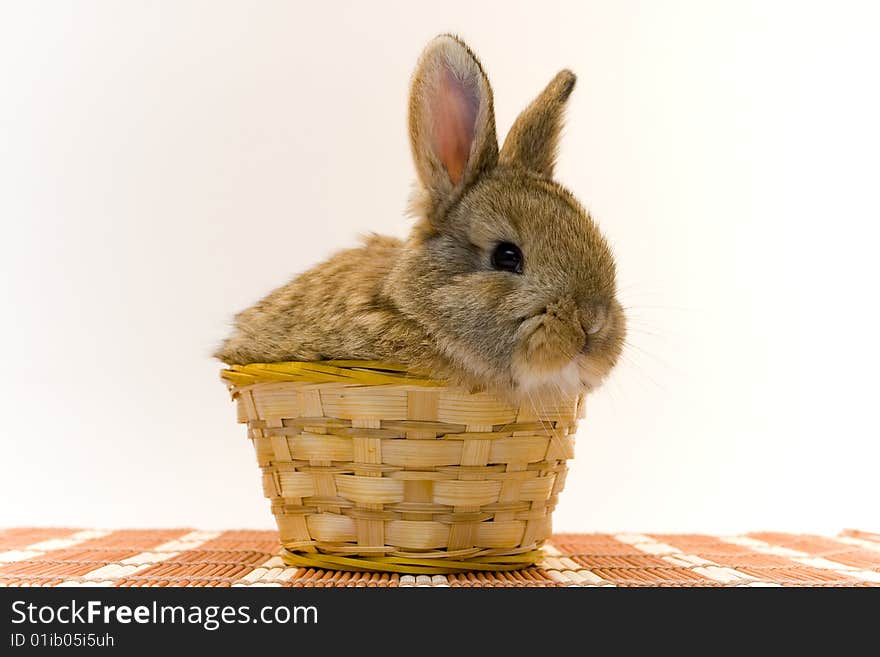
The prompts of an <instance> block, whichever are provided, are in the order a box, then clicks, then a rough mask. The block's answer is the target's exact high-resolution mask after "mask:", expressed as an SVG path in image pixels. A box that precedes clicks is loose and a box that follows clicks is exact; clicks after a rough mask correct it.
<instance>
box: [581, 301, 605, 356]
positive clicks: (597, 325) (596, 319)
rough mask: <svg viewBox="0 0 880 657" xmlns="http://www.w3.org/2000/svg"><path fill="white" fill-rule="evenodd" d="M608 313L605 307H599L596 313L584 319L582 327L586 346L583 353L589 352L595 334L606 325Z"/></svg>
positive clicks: (582, 349)
mask: <svg viewBox="0 0 880 657" xmlns="http://www.w3.org/2000/svg"><path fill="white" fill-rule="evenodd" d="M607 316H608V313H607V312H605V310H604V309H597V310H596V312H595V313H593V314H591V315H590V316H589V317H586V318H584V320H585V321H583V320H582V322H581V327H582V328H583V329H584V346H583V347H582V348H581V351H582V352H583V353H589V351H590V347H591V345H592V343H593V341H594V340H593V336H595V335H596V334H597V333H598V332H599V331H601V330H602V328H603V327H604V326H605V320H606V318H607Z"/></svg>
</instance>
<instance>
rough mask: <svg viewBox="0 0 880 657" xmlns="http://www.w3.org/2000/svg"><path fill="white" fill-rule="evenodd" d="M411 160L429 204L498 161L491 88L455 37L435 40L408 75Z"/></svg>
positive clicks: (446, 197) (451, 193) (439, 201)
mask: <svg viewBox="0 0 880 657" xmlns="http://www.w3.org/2000/svg"><path fill="white" fill-rule="evenodd" d="M409 133H410V144H411V146H412V152H413V159H414V160H415V165H416V170H417V171H418V175H419V179H420V180H421V182H422V185H423V186H424V187H425V189H426V190H427V192H428V194H429V195H430V197H431V202H432V205H433V206H434V207H437V206H438V205H441V204H442V203H443V202H444V201H446V200H450V199H451V198H452V197H454V196H455V194H456V193H457V192H459V191H461V190H462V189H464V188H465V187H467V186H468V185H470V184H471V183H473V182H474V181H475V180H476V179H477V177H479V175H480V174H481V173H483V172H484V171H486V170H488V169H491V168H492V167H494V166H495V164H496V163H497V162H498V140H497V137H496V136H495V114H494V109H493V106H492V88H491V87H490V86H489V80H488V79H487V78H486V74H485V73H484V72H483V68H482V67H481V66H480V63H479V61H477V58H476V57H475V56H474V54H473V53H472V52H471V51H470V49H469V48H468V47H467V46H466V45H465V44H464V42H462V41H461V40H459V39H457V38H456V37H453V36H450V35H445V34H444V35H442V36H439V37H437V38H435V39H434V40H433V41H431V43H429V44H428V46H427V47H426V48H425V51H424V52H423V53H422V56H421V58H420V59H419V62H418V65H417V66H416V71H415V73H414V74H413V78H412V86H411V89H410V101H409Z"/></svg>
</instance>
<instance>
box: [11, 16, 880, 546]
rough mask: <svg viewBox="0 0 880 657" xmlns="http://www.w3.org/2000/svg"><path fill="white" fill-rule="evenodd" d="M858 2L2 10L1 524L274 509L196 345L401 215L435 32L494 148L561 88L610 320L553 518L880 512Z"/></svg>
mask: <svg viewBox="0 0 880 657" xmlns="http://www.w3.org/2000/svg"><path fill="white" fill-rule="evenodd" d="M875 7H876V4H872V3H865V4H863V5H854V4H848V3H842V2H828V3H826V4H824V5H816V4H809V3H792V4H781V3H766V2H755V3H750V2H742V1H738V2H729V3H718V2H714V3H705V2H650V3H648V2H646V3H631V2H608V3H586V2H569V3H560V2H550V1H547V0H544V1H542V2H540V3H538V2H535V1H534V0H530V1H529V2H508V1H505V2H497V3H488V2H479V3H477V2H473V0H465V1H463V2H459V1H453V0H448V1H447V2H444V3H432V4H427V3H425V4H421V5H416V4H414V3H410V2H400V3H390V2H385V3H375V2H370V3H360V2H351V3H340V2H320V3H318V2H308V3H306V2H303V3H293V2H290V3H268V2H265V3H246V2H239V3H222V2H178V1H175V2H171V1H167V2H154V3H139V2H115V1H107V2H90V1H81V2H70V3H62V2H58V3H28V2H17V3H12V2H9V3H4V4H3V5H2V8H0V221H2V238H0V240H2V244H3V252H2V258H0V274H2V275H0V289H2V298H0V302H2V311H3V319H2V323H0V345H2V347H3V356H2V365H0V423H2V425H0V426H2V428H0V431H2V434H0V435H2V452H0V458H2V465H3V476H2V477H0V526H2V525H65V526H99V527H116V526H195V527H204V528H224V527H226V528H231V527H272V526H273V522H272V517H271V514H270V512H269V508H268V503H267V502H266V501H265V500H264V499H263V498H262V493H261V490H260V484H259V476H258V470H257V467H256V462H255V459H254V457H253V454H252V451H251V447H250V444H249V443H248V441H247V440H246V438H245V430H244V428H243V427H241V426H239V425H237V424H236V422H235V414H234V410H233V406H232V404H231V403H230V401H229V399H228V396H227V393H226V391H225V389H224V387H223V385H222V384H221V383H220V381H219V379H218V370H219V364H218V363H217V362H215V361H213V360H212V359H211V358H210V355H209V354H210V353H211V351H212V350H213V348H214V347H215V346H216V344H217V343H218V342H219V340H220V339H221V338H222V337H223V336H224V335H225V333H226V331H227V330H228V326H229V321H230V319H231V316H232V314H233V313H234V312H236V311H238V310H240V309H242V308H243V307H245V306H247V305H249V304H250V303H252V302H254V301H255V300H256V299H257V298H259V297H260V296H262V295H263V294H264V293H266V292H268V291H269V290H270V289H271V288H273V287H275V286H277V285H280V284H281V283H283V282H285V281H286V280H287V279H288V278H289V277H290V276H291V275H292V274H294V273H297V272H300V271H302V270H304V269H305V268H307V267H309V266H310V265H312V264H314V263H316V262H318V261H319V260H320V259H322V258H324V257H326V256H327V255H329V254H330V253H331V252H333V251H334V250H336V249H339V248H341V247H345V246H349V245H351V244H353V243H354V242H355V240H356V235H357V234H358V233H364V232H367V231H371V230H375V231H378V232H384V233H390V234H395V235H403V234H405V232H406V231H407V229H408V227H409V225H410V220H409V219H407V218H406V217H405V216H404V212H403V210H404V207H405V203H406V198H407V194H408V191H409V185H410V182H411V180H412V178H413V170H412V165H411V162H410V154H409V146H408V143H407V141H406V130H405V116H406V115H405V112H406V101H407V99H406V93H407V85H408V78H409V75H410V73H411V71H412V67H413V64H414V63H415V60H416V57H417V56H418V54H419V52H420V50H421V48H422V47H423V46H424V45H425V43H426V42H427V41H428V40H429V39H430V38H431V37H432V36H433V35H435V34H436V33H439V32H443V31H456V32H458V33H460V34H461V35H462V36H463V37H464V38H465V39H466V40H467V41H468V42H469V43H470V44H471V45H472V46H473V48H474V49H475V50H476V52H477V53H478V54H479V55H480V57H481V58H482V60H483V63H484V64H485V67H486V69H487V71H488V73H489V76H490V78H491V80H492V83H493V85H494V88H495V99H496V110H497V118H498V127H499V132H500V134H501V135H502V136H503V135H504V134H505V133H506V131H507V128H508V127H509V126H510V124H511V122H512V121H513V119H514V117H515V115H516V113H517V112H518V111H519V110H521V109H522V108H523V107H524V106H525V105H526V103H527V102H528V101H529V100H530V99H531V98H532V97H533V96H534V95H535V94H536V93H537V92H538V91H539V90H540V89H541V88H542V87H543V85H544V84H545V83H546V82H547V81H549V79H550V78H551V77H552V76H553V75H554V74H555V73H556V71H557V70H559V69H560V68H562V67H570V68H571V69H573V70H574V71H575V72H576V73H577V74H578V76H579V82H578V86H577V89H576V91H575V94H574V95H573V97H572V100H571V107H570V110H569V113H568V127H567V130H566V134H565V137H564V141H563V144H562V150H561V158H560V162H559V166H558V176H559V178H560V180H561V181H562V182H564V183H565V184H566V185H568V186H569V187H570V188H571V189H572V190H573V191H574V192H575V193H576V194H577V196H579V198H581V199H582V200H583V202H584V204H585V205H586V206H587V207H589V208H590V209H591V211H592V213H593V214H594V216H595V217H596V218H597V219H598V221H599V222H600V224H601V226H602V228H603V229H604V231H605V233H606V234H607V236H608V238H609V239H610V241H611V242H612V244H613V245H614V249H615V253H616V255H617V260H618V267H619V272H620V286H621V290H622V292H621V296H622V300H623V303H624V305H625V306H627V307H629V308H630V311H629V312H630V316H631V327H632V330H631V335H630V341H631V344H632V346H631V347H629V348H628V350H627V353H626V357H625V361H624V363H623V364H622V365H621V366H620V367H619V369H618V370H617V371H616V373H615V375H614V376H613V379H612V380H611V381H610V382H609V384H608V385H607V386H606V387H605V388H604V389H602V390H601V391H600V392H598V393H597V394H595V395H594V397H593V398H592V399H591V400H590V403H589V410H588V415H587V418H586V420H585V421H584V423H583V425H582V428H581V432H580V434H579V439H578V455H577V458H576V459H575V461H574V462H573V464H572V471H571V473H570V476H569V478H568V484H567V488H566V490H565V492H564V494H563V496H562V498H561V503H560V506H559V507H558V509H557V512H556V514H555V524H556V528H557V529H558V530H572V531H619V530H636V531H664V530H665V531H696V532H737V531H746V530H757V529H780V530H796V531H832V532H833V531H836V530H838V529H841V528H844V527H860V528H864V529H869V528H872V527H875V528H876V527H878V525H880V515H878V501H880V483H878V480H877V475H878V465H880V441H878V433H880V432H878V430H877V417H878V410H877V389H878V386H877V372H878V364H880V363H878V361H880V358H878V346H877V344H878V340H880V326H878V310H877V299H876V287H877V281H878V274H880V265H878V260H880V258H878V249H880V229H878V221H880V201H878V180H880V159H878V158H880V155H878V154H880V129H878V125H880V118H878V117H880V96H878V93H880V92H878V86H880V85H878V68H877V67H878V62H880V40H878V38H877V35H878V33H880V20H878V10H877V9H876V8H875Z"/></svg>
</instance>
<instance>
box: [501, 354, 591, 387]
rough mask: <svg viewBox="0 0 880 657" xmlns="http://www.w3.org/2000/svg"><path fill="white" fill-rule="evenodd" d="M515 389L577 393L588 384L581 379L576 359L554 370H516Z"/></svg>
mask: <svg viewBox="0 0 880 657" xmlns="http://www.w3.org/2000/svg"><path fill="white" fill-rule="evenodd" d="M515 374H516V382H517V389H518V390H519V391H520V392H522V393H525V394H530V393H539V392H542V391H547V392H550V393H558V392H562V394H564V395H570V394H578V393H580V392H582V391H583V390H584V388H585V387H592V384H591V383H590V382H587V384H588V386H585V385H584V382H583V381H582V380H581V372H580V368H579V367H578V364H577V362H576V361H571V362H570V363H569V364H568V365H566V366H565V367H562V368H561V369H559V370H557V371H556V372H533V371H522V372H516V373H515Z"/></svg>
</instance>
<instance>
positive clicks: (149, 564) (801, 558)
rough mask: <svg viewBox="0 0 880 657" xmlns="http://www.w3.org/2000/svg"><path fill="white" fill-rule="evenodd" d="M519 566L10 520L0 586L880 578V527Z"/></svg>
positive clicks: (587, 543)
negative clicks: (356, 565)
mask: <svg viewBox="0 0 880 657" xmlns="http://www.w3.org/2000/svg"><path fill="white" fill-rule="evenodd" d="M543 549H544V555H545V556H544V558H543V560H542V562H541V563H540V564H539V565H538V566H535V567H533V568H527V569H524V570H519V571H513V572H507V573H467V574H460V575H433V576H428V575H419V576H413V575H396V574H380V573H341V572H335V571H325V570H316V569H312V568H291V567H288V566H285V565H284V563H283V562H282V561H281V559H280V558H279V557H278V556H277V553H278V541H277V534H276V533H275V532H272V531H242V530H239V531H194V530H191V529H118V530H95V529H58V528H53V529H48V528H31V527H27V528H15V529H5V530H0V586H303V587H308V586H321V587H326V586H390V587H398V586H403V587H406V586H452V587H486V586H488V587H510V586H514V587H525V586H544V587H546V586H551V587H558V586H880V534H876V533H871V532H864V531H856V530H847V531H844V532H842V533H841V534H839V535H838V536H835V537H833V538H832V537H826V536H817V535H810V534H785V533H777V532H758V533H752V534H744V535H739V536H710V535H706V534H557V535H555V536H554V537H553V539H552V541H550V542H549V544H547V545H545V547H544V548H543Z"/></svg>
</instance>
